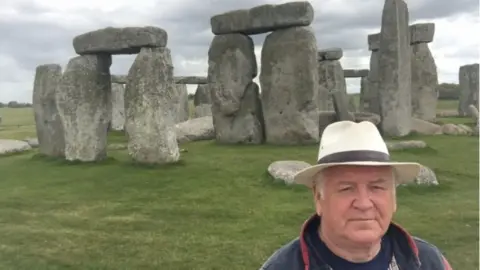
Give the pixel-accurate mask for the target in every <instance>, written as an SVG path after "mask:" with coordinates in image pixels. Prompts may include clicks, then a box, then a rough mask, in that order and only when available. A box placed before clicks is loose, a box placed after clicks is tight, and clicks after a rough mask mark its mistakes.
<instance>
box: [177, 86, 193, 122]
mask: <svg viewBox="0 0 480 270" xmlns="http://www.w3.org/2000/svg"><path fill="white" fill-rule="evenodd" d="M175 88H176V94H177V95H176V98H175V104H176V109H177V111H176V114H175V123H181V122H184V121H187V120H188V118H190V105H189V104H188V91H187V85H185V84H175Z"/></svg>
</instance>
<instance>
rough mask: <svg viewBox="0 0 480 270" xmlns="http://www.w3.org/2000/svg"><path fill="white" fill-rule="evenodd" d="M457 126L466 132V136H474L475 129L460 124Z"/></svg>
mask: <svg viewBox="0 0 480 270" xmlns="http://www.w3.org/2000/svg"><path fill="white" fill-rule="evenodd" d="M457 126H458V128H459V129H462V130H463V131H464V132H465V133H464V134H467V135H472V134H473V133H474V132H473V129H472V128H471V127H469V126H467V125H465V124H458V125H457Z"/></svg>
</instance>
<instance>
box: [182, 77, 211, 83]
mask: <svg viewBox="0 0 480 270" xmlns="http://www.w3.org/2000/svg"><path fill="white" fill-rule="evenodd" d="M174 80H175V83H176V84H207V83H208V82H207V77H199V76H187V77H174Z"/></svg>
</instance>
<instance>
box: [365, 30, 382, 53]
mask: <svg viewBox="0 0 480 270" xmlns="http://www.w3.org/2000/svg"><path fill="white" fill-rule="evenodd" d="M368 49H369V50H370V51H378V50H379V49H380V33H377V34H371V35H368Z"/></svg>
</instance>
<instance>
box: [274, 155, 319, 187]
mask: <svg viewBox="0 0 480 270" xmlns="http://www.w3.org/2000/svg"><path fill="white" fill-rule="evenodd" d="M310 166H311V165H310V164H308V163H306V162H305V161H297V160H280V161H275V162H273V163H271V164H270V165H268V168H267V171H268V173H269V174H270V176H272V177H273V179H275V180H280V181H283V182H285V184H287V185H290V184H293V183H294V182H293V177H294V176H295V174H296V173H297V172H299V171H301V170H303V169H305V168H308V167H310Z"/></svg>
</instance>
